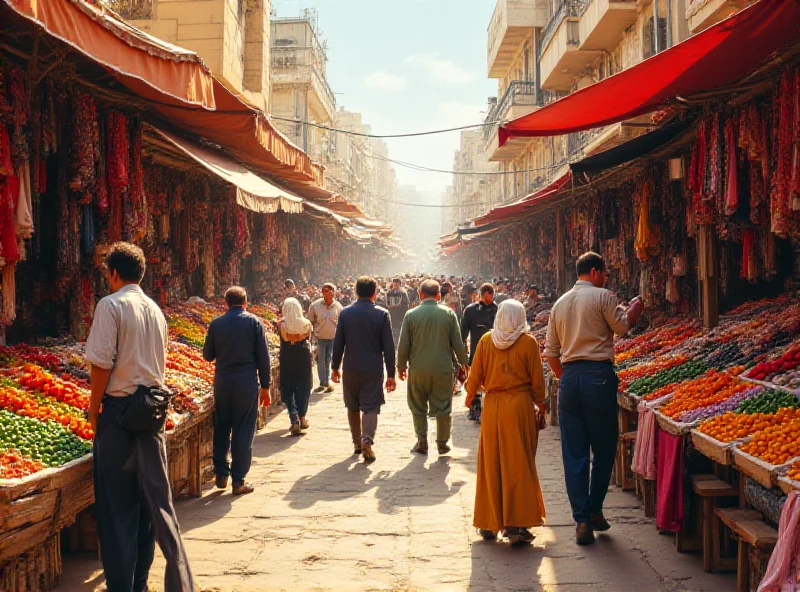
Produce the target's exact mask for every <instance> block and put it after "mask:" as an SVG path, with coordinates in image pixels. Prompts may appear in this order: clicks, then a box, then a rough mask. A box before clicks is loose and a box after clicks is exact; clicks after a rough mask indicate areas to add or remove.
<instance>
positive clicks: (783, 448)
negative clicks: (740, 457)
mask: <svg viewBox="0 0 800 592" xmlns="http://www.w3.org/2000/svg"><path fill="white" fill-rule="evenodd" d="M741 450H742V452H746V453H747V454H750V455H752V456H755V457H757V458H760V459H761V460H763V461H766V462H768V463H770V464H772V465H782V464H784V463H786V462H788V461H790V460H791V459H793V458H795V457H797V456H800V419H794V420H792V421H790V422H788V423H783V424H780V425H776V426H772V427H769V428H767V429H765V430H762V431H760V432H758V433H756V434H754V435H753V439H752V440H750V442H748V443H747V444H743V445H742V446H741Z"/></svg>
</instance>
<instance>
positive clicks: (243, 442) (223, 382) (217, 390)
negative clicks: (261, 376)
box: [213, 370, 259, 484]
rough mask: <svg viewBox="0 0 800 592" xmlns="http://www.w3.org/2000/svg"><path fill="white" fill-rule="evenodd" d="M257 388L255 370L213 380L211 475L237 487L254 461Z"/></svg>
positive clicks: (228, 373)
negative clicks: (235, 484)
mask: <svg viewBox="0 0 800 592" xmlns="http://www.w3.org/2000/svg"><path fill="white" fill-rule="evenodd" d="M258 387H259V385H258V380H257V376H256V373H255V371H254V370H251V371H250V372H219V373H217V376H216V378H215V379H214V405H215V407H214V457H213V458H214V474H215V475H216V476H217V477H228V476H229V475H230V476H231V477H232V478H233V482H234V483H237V484H238V483H241V482H243V481H244V478H245V477H246V476H247V473H249V472H250V465H251V464H252V462H253V437H254V436H255V434H256V421H257V420H258ZM228 452H230V454H231V462H230V464H228Z"/></svg>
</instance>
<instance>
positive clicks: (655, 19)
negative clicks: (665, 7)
mask: <svg viewBox="0 0 800 592" xmlns="http://www.w3.org/2000/svg"><path fill="white" fill-rule="evenodd" d="M667 2H669V0H667ZM659 37H660V35H659V34H658V0H653V47H654V48H655V53H658V52H659V51H661V48H660V47H659V46H658V42H659Z"/></svg>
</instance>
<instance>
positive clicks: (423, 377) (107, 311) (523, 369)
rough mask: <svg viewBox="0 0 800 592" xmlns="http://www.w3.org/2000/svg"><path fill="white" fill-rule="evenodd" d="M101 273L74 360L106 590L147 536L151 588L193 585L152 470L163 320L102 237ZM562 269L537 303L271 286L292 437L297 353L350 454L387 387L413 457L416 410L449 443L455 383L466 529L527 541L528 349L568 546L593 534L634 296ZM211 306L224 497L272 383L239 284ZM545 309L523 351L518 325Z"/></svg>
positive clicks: (160, 441) (532, 295)
mask: <svg viewBox="0 0 800 592" xmlns="http://www.w3.org/2000/svg"><path fill="white" fill-rule="evenodd" d="M106 268H107V277H108V284H109V287H110V292H111V293H110V294H109V295H108V296H106V297H105V298H103V299H102V300H101V301H100V302H99V303H98V305H97V309H96V311H95V315H94V320H93V323H92V328H91V332H90V335H89V338H88V341H87V344H86V359H87V360H88V361H89V362H90V364H91V402H90V405H89V409H88V418H89V421H90V422H91V424H92V427H93V428H94V430H95V434H96V436H95V440H94V461H93V462H94V487H95V499H96V506H95V507H96V512H97V518H98V520H97V524H98V536H99V539H100V548H101V556H102V562H103V568H104V572H105V576H106V582H107V589H108V590H111V591H112V592H117V591H120V592H123V591H124V592H141V591H144V590H147V589H148V588H147V578H148V573H149V570H150V566H151V564H152V561H153V555H154V551H155V543H156V541H157V542H158V544H159V546H160V547H161V550H162V552H163V554H164V557H165V559H166V575H165V590H167V592H172V591H193V590H195V585H194V581H193V577H192V573H191V570H190V567H189V561H188V558H187V555H186V551H185V549H184V546H183V541H182V539H181V535H180V529H179V526H178V521H177V518H176V515H175V509H174V507H173V505H172V495H171V491H170V485H169V480H168V473H167V458H166V449H165V436H164V424H165V417H166V409H167V405H168V403H169V397H170V394H169V392H167V391H166V389H165V384H164V369H165V362H166V350H167V339H168V337H167V325H166V321H165V319H164V315H163V314H162V312H161V310H160V309H159V307H158V306H157V305H156V304H155V302H153V300H151V299H150V298H149V297H147V296H146V295H145V294H144V292H143V291H142V289H141V287H140V286H139V284H140V282H141V280H142V278H143V276H144V274H145V268H146V261H145V258H144V255H143V253H142V251H141V249H139V248H138V247H136V246H134V245H132V244H129V243H117V244H115V245H114V246H113V247H112V248H111V250H110V252H109V253H108V255H107V258H106ZM576 274H577V278H578V279H577V282H576V283H575V285H574V287H573V288H572V289H571V290H569V291H568V292H567V293H565V294H564V295H562V296H561V297H560V298H558V299H557V300H556V301H555V303H554V304H551V301H552V300H554V298H552V297H550V298H545V297H543V296H542V295H541V294H540V292H539V289H538V288H537V286H535V285H530V284H527V285H526V284H525V283H524V282H521V281H511V280H508V279H506V278H494V281H487V282H482V283H481V282H480V281H478V280H477V278H472V277H470V278H456V277H454V276H450V277H444V276H439V277H434V276H430V275H415V276H405V277H392V278H378V279H375V278H372V277H367V276H364V277H359V278H357V279H355V280H354V279H353V278H346V279H343V280H342V281H340V282H339V284H338V286H337V285H336V284H334V283H324V284H322V285H321V286H320V287H319V288H317V287H316V286H313V285H309V286H307V287H305V288H303V289H302V290H300V289H298V287H297V285H296V284H295V282H294V281H293V280H291V279H289V280H286V281H285V282H284V283H283V290H282V294H281V296H282V298H281V300H282V304H281V307H280V320H279V321H278V333H279V337H280V354H279V355H280V392H281V399H282V402H283V403H284V404H285V405H286V408H287V412H288V417H289V422H290V425H289V433H290V434H291V435H292V436H301V435H302V434H304V433H306V432H307V431H308V430H309V429H310V428H311V423H310V421H309V418H308V413H309V400H310V397H311V394H312V388H313V386H314V385H313V370H312V365H313V358H314V351H316V374H317V379H318V386H317V388H316V389H315V392H317V393H331V392H333V390H334V388H333V384H332V383H340V384H341V385H342V390H343V399H344V406H345V409H346V413H347V419H348V424H349V427H350V433H351V436H352V444H353V452H354V454H356V455H360V456H362V457H363V460H364V462H365V463H373V462H375V461H376V458H377V455H376V452H375V441H376V435H377V429H378V418H379V415H380V411H381V407H382V406H383V405H384V404H385V402H386V400H385V397H386V394H387V393H392V392H393V391H395V389H396V387H397V380H401V381H406V382H407V403H408V408H409V411H410V414H411V418H412V425H413V431H414V436H415V438H416V440H415V443H414V445H413V447H412V448H411V452H412V453H415V454H422V455H424V454H428V452H429V441H428V428H429V420H433V421H434V422H435V433H436V435H435V443H436V450H437V452H438V453H439V454H440V455H447V454H448V453H449V452H450V446H449V441H450V438H451V433H452V412H453V401H454V397H455V396H456V395H457V394H458V393H459V392H460V390H461V388H462V387H463V390H464V391H465V392H466V397H465V406H466V408H467V409H468V410H469V417H470V418H471V419H475V420H476V421H478V422H479V424H480V440H479V445H478V467H477V484H476V497H475V509H474V526H475V527H476V529H477V530H478V532H479V534H480V536H481V537H483V538H484V539H486V540H495V539H497V538H498V537H502V538H503V539H504V540H506V541H508V542H509V543H510V544H512V545H518V544H528V543H530V542H531V541H532V540H533V539H534V535H533V533H531V531H530V529H531V528H535V527H538V526H542V525H544V524H545V517H546V512H545V504H544V499H543V496H542V490H541V486H540V484H539V476H538V473H537V469H536V449H537V443H538V436H539V432H540V431H541V430H543V429H545V427H546V425H547V424H546V420H545V415H544V403H545V394H546V388H545V373H544V368H545V362H544V361H543V356H542V346H543V352H544V358H546V363H547V365H548V366H549V368H550V370H551V371H552V372H553V374H555V376H556V377H558V378H559V394H558V412H559V424H560V430H561V446H562V460H563V464H564V470H565V479H566V489H567V496H568V498H569V502H570V505H571V508H572V513H573V518H574V520H575V523H576V532H575V538H576V542H577V543H578V544H581V545H585V544H590V543H592V542H594V540H595V532H603V531H606V530H608V529H609V528H610V527H611V525H610V524H609V523H608V521H607V520H606V518H605V516H604V514H603V502H604V499H605V496H606V492H607V490H608V486H609V482H610V478H611V470H612V466H613V462H614V456H615V450H616V444H617V440H618V431H617V430H618V428H617V401H616V392H617V386H618V379H617V376H616V374H615V372H614V366H613V362H614V344H613V339H614V335H624V334H625V333H627V332H628V330H629V328H630V327H632V326H633V325H634V324H635V323H636V322H637V320H638V319H639V316H640V315H641V313H642V310H643V304H642V302H641V300H640V299H638V298H635V299H633V300H632V301H631V302H630V303H629V305H628V306H627V307H625V306H623V305H622V304H621V303H620V301H619V300H618V298H617V297H616V296H615V295H614V294H613V293H612V292H610V291H609V290H607V289H605V284H606V281H607V278H608V275H609V270H608V269H607V267H606V265H605V262H604V260H603V258H602V257H601V256H600V255H598V254H596V253H591V252H590V253H586V254H584V255H583V256H581V257H580V258H579V259H578V261H577V265H576ZM523 288H524V289H523ZM225 301H226V303H227V306H228V311H227V312H226V313H225V314H224V315H222V316H220V317H218V318H216V319H214V320H213V321H212V322H211V324H210V325H209V328H208V332H207V335H206V341H205V346H204V349H203V355H204V357H205V359H206V360H208V361H213V362H215V368H216V370H215V379H214V401H215V415H214V436H213V464H214V473H215V476H216V481H215V484H216V487H217V488H219V489H221V490H227V489H228V486H229V480H230V481H231V487H232V490H231V491H232V493H233V495H245V494H250V493H253V492H254V490H255V489H254V487H253V485H252V484H250V483H248V482H247V480H246V477H247V474H248V472H249V470H250V466H251V462H252V445H253V438H254V435H255V431H256V420H257V415H258V406H259V402H261V403H262V404H268V403H269V396H270V395H269V388H270V384H271V380H272V377H271V375H270V360H269V352H268V349H267V341H266V331H265V328H264V326H263V324H262V321H261V320H260V319H259V318H258V317H256V316H255V315H252V314H250V313H249V312H247V304H248V299H247V293H246V291H245V290H244V289H243V288H241V287H238V286H232V287H230V288H229V289H228V290H227V291H226V293H225ZM546 311H549V315H550V316H549V322H548V324H547V328H546V338H545V339H544V343H543V344H540V343H539V342H538V341H537V339H536V338H535V337H534V336H532V335H531V334H530V322H531V321H532V320H533V319H536V318H539V317H540V315H541V314H542V313H544V312H546ZM314 346H315V347H314Z"/></svg>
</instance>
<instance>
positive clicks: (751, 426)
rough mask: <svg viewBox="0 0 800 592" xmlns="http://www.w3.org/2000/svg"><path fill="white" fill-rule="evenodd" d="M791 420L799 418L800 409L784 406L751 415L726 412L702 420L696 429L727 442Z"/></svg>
mask: <svg viewBox="0 0 800 592" xmlns="http://www.w3.org/2000/svg"><path fill="white" fill-rule="evenodd" d="M793 420H800V409H795V408H792V407H786V408H784V409H780V410H778V412H777V413H753V414H751V415H748V414H746V413H733V412H728V413H725V414H723V415H720V416H718V417H714V418H712V419H709V420H707V421H705V422H703V423H702V424H701V425H700V427H699V428H698V431H699V432H702V433H703V434H705V435H707V436H711V437H712V438H714V439H715V440H719V441H720V442H725V443H728V442H733V441H734V440H740V439H742V438H746V437H747V436H752V435H753V434H755V433H758V432H761V431H763V430H766V429H767V428H769V427H774V426H780V425H782V424H785V423H788V422H790V421H793Z"/></svg>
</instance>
